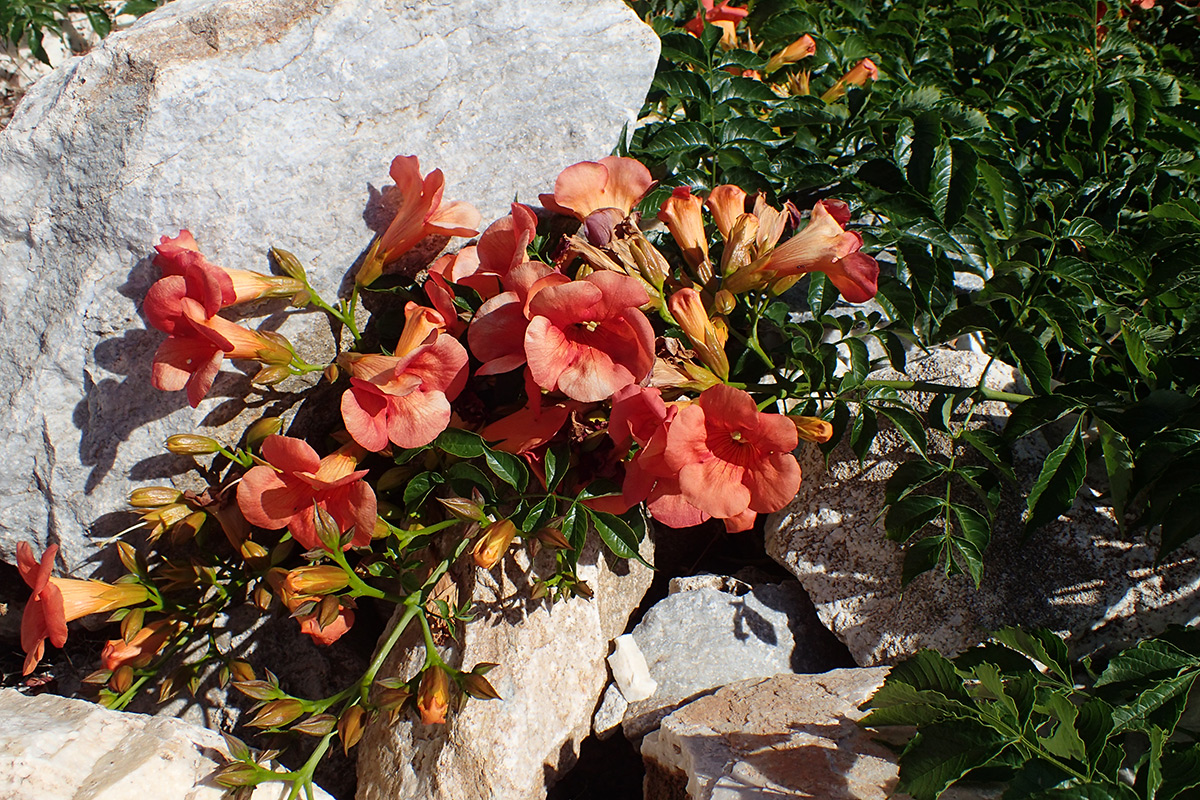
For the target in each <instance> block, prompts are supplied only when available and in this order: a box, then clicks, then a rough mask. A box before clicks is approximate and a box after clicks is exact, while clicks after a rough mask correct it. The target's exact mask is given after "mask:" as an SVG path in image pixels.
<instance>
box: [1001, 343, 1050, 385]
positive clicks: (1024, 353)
mask: <svg viewBox="0 0 1200 800" xmlns="http://www.w3.org/2000/svg"><path fill="white" fill-rule="evenodd" d="M1006 343H1007V344H1008V349H1009V350H1010V351H1011V352H1012V354H1013V356H1014V357H1015V358H1016V359H1017V364H1018V365H1019V366H1020V367H1021V374H1023V375H1024V376H1025V379H1026V380H1027V381H1029V385H1030V386H1031V387H1033V390H1034V391H1035V392H1037V393H1038V394H1049V393H1050V377H1051V375H1052V373H1053V369H1052V368H1051V366H1050V359H1049V358H1048V357H1047V356H1046V348H1045V347H1044V346H1043V345H1042V343H1041V342H1039V341H1038V340H1037V338H1036V337H1034V336H1033V334H1031V333H1028V332H1027V331H1024V330H1020V329H1017V330H1014V331H1012V332H1011V333H1010V334H1009V336H1008V338H1007V340H1006Z"/></svg>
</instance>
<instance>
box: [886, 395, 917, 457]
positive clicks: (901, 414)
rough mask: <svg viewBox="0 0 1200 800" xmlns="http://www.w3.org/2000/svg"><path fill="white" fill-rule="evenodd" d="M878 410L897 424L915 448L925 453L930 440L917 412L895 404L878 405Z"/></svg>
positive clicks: (898, 428) (901, 433)
mask: <svg viewBox="0 0 1200 800" xmlns="http://www.w3.org/2000/svg"><path fill="white" fill-rule="evenodd" d="M876 410H877V411H878V412H879V413H880V414H883V415H884V416H885V417H887V418H888V419H889V420H890V421H891V423H892V424H893V425H895V426H896V430H897V431H899V432H900V435H901V436H903V437H904V438H905V440H907V441H908V443H909V444H910V445H912V447H913V449H915V450H916V451H917V452H918V453H921V454H922V455H924V454H925V452H926V450H927V449H928V446H929V441H928V438H927V437H926V435H925V425H924V424H923V423H922V422H921V420H920V418H918V417H917V415H916V414H913V413H912V412H909V411H905V410H904V409H902V408H895V407H893V406H882V405H881V406H877V407H876Z"/></svg>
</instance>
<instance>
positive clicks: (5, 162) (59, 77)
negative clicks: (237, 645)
mask: <svg viewBox="0 0 1200 800" xmlns="http://www.w3.org/2000/svg"><path fill="white" fill-rule="evenodd" d="M657 53H658V41H657V38H656V37H655V36H654V34H653V32H652V31H651V30H650V29H649V28H648V27H647V26H645V25H644V24H643V23H641V22H640V21H639V20H638V19H637V17H636V15H635V14H634V13H633V12H632V11H631V10H630V9H629V8H628V7H626V5H625V4H624V3H622V2H621V0H538V2H532V3H531V2H520V1H519V0H496V1H495V2H466V1H460V0H453V1H451V0H432V1H431V0H398V2H395V3H389V4H380V3H376V2H372V1H371V0H323V2H319V3H318V2H313V1H312V0H175V2H172V3H170V4H168V5H166V6H164V7H162V8H160V9H159V10H158V11H156V12H154V13H152V14H150V15H148V16H146V17H144V18H143V19H142V20H140V21H139V22H138V23H137V24H135V25H134V26H133V27H131V28H130V29H129V30H126V31H123V32H120V33H116V34H113V35H112V36H110V37H109V38H108V39H106V40H105V41H104V43H103V44H102V45H101V46H100V47H98V48H97V49H96V50H94V51H92V52H91V53H90V54H89V55H87V56H85V57H83V58H79V59H73V60H71V61H69V62H68V63H66V64H64V65H63V66H62V67H61V68H59V69H58V70H56V71H55V72H54V73H52V74H51V75H49V76H47V77H46V78H44V79H43V80H41V81H39V82H38V83H37V84H36V85H35V86H34V87H33V89H32V90H31V91H30V93H29V94H28V95H27V96H26V97H25V99H24V101H23V102H22V104H21V106H20V107H19V108H18V109H17V112H16V115H15V117H14V118H13V120H12V122H11V124H10V125H9V126H8V128H6V129H5V130H4V131H2V132H0V265H2V266H0V319H2V320H3V324H4V332H5V336H4V340H3V342H2V343H0V381H2V382H3V385H4V386H5V390H6V391H5V393H4V397H3V399H0V445H2V446H3V447H4V449H5V452H7V453H8V454H9V456H8V458H6V459H5V460H4V464H3V465H2V466H0V559H4V560H8V561H12V560H13V558H14V555H13V554H14V552H15V546H16V543H17V541H20V540H32V541H33V542H34V543H35V544H36V545H37V547H38V549H39V550H40V549H41V548H43V547H44V546H45V545H46V544H48V543H51V542H57V543H58V544H59V545H60V546H61V548H62V549H61V558H62V566H63V567H64V568H66V569H67V570H76V571H87V569H88V568H87V567H83V568H82V569H81V566H82V565H85V563H86V562H87V560H88V558H89V557H90V556H91V555H92V551H93V548H92V546H91V544H90V542H89V539H88V536H87V533H88V532H89V531H90V532H91V533H92V535H108V534H111V533H114V532H115V531H117V530H120V529H121V528H124V527H126V526H127V525H128V524H129V522H128V520H127V519H126V517H125V515H123V514H121V515H115V518H114V517H108V518H102V517H103V515H110V514H112V513H113V512H116V511H118V510H119V509H120V508H122V506H123V503H124V499H125V497H126V495H127V492H128V490H129V488H131V486H132V485H143V484H147V483H161V482H163V480H164V479H168V478H171V477H173V476H175V475H177V474H179V473H181V472H183V471H185V470H186V468H187V460H186V459H179V458H175V457H171V456H168V455H166V454H165V453H164V452H163V450H162V447H161V443H162V441H163V439H164V438H165V437H166V436H167V435H169V434H171V433H175V432H179V431H191V430H193V429H195V428H196V427H197V426H198V425H201V424H203V425H205V426H219V425H220V424H221V423H224V422H226V421H228V420H229V419H231V418H232V417H234V416H235V415H236V414H237V413H238V412H239V411H240V410H241V409H242V405H241V404H240V401H239V400H238V398H239V397H240V396H241V395H242V393H243V392H244V391H245V390H246V388H247V382H246V378H245V377H244V376H242V375H240V374H239V373H237V372H234V371H231V370H230V368H229V367H228V366H227V367H226V371H225V372H224V373H223V374H222V375H221V376H220V377H219V378H218V380H217V383H216V385H215V386H214V389H213V392H212V393H211V394H210V398H209V399H208V400H206V401H205V402H204V403H202V404H201V406H200V408H199V409H196V410H192V409H190V408H189V407H188V406H187V403H186V400H185V399H184V397H183V393H172V394H164V393H158V392H153V391H149V389H148V387H149V375H150V360H151V356H152V354H153V352H154V350H155V349H156V348H157V346H158V345H159V343H160V342H161V341H162V338H163V337H162V335H161V334H159V333H158V332H156V331H153V330H147V329H146V326H145V325H143V323H142V321H141V320H140V319H139V306H140V302H141V298H142V296H143V295H144V293H145V291H146V289H147V288H148V287H149V286H150V284H151V283H152V281H153V280H154V279H156V278H157V270H156V269H154V268H152V267H151V266H150V263H149V256H151V255H152V254H153V251H152V249H151V248H152V245H153V244H155V243H156V242H157V240H158V237H159V236H161V235H172V236H173V235H175V233H176V232H177V231H178V230H179V229H180V228H183V227H186V228H189V229H190V230H191V231H192V233H193V234H194V235H195V236H196V238H197V240H198V241H199V243H200V245H201V247H202V248H203V250H204V251H205V253H206V255H207V256H208V257H209V258H210V259H211V260H212V261H214V262H215V263H218V264H221V265H224V266H228V267H237V268H242V269H255V270H259V271H263V272H266V271H269V265H268V262H267V260H266V257H265V254H266V250H267V248H268V247H269V246H271V245H279V246H281V247H284V248H286V249H288V250H290V251H292V252H294V253H295V254H296V255H297V256H298V257H299V258H300V259H301V260H302V261H303V262H304V263H305V264H306V265H307V266H308V269H309V274H310V276H311V278H312V280H313V283H314V285H315V286H316V288H317V289H318V291H320V292H321V293H322V294H323V295H324V296H325V297H327V298H330V297H333V296H335V295H336V292H337V290H338V287H339V285H340V282H341V281H342V279H343V276H344V275H345V274H346V273H347V271H348V270H349V269H350V268H351V266H352V265H353V264H354V262H355V260H356V258H357V257H358V256H359V255H360V254H361V252H362V251H363V249H364V248H365V247H366V246H367V245H368V244H369V243H370V240H371V235H372V234H371V230H370V229H369V228H368V227H367V224H366V222H364V217H365V216H366V212H365V211H364V209H367V208H368V207H369V206H370V205H371V203H372V202H374V203H375V204H376V205H377V203H378V190H379V189H380V188H382V187H383V186H384V185H385V184H386V183H387V169H388V165H389V163H390V162H391V160H392V158H393V157H394V156H396V155H401V154H416V155H418V156H419V157H420V158H421V165H422V169H423V171H429V170H432V169H433V168H435V167H437V168H441V169H442V170H443V171H444V172H445V175H446V179H447V186H446V192H445V197H446V198H447V199H448V200H468V201H470V202H472V203H474V204H475V205H476V206H477V207H478V208H479V209H480V211H481V212H482V213H483V215H484V223H485V224H486V223H487V222H488V221H489V220H490V219H492V218H495V217H498V216H500V215H502V214H503V213H505V212H506V210H507V207H508V204H509V202H510V201H511V200H512V199H513V197H514V195H516V196H519V197H520V198H521V199H522V200H525V201H534V202H536V196H537V193H538V192H540V191H548V190H550V188H551V187H552V186H553V181H554V178H555V176H556V175H557V174H558V172H559V171H560V170H562V169H563V168H564V167H566V166H568V165H570V164H572V163H574V162H577V161H580V160H585V159H594V158H598V157H600V156H604V155H606V154H608V153H609V152H610V151H611V150H612V148H613V146H614V145H615V144H616V142H617V139H618V138H619V135H620V131H621V129H622V125H623V124H624V123H625V122H626V121H629V120H632V119H633V118H634V116H635V115H636V113H637V112H638V110H639V109H640V106H641V103H642V100H643V98H644V96H645V92H646V90H647V88H648V87H649V84H650V80H651V78H652V76H653V73H654V68H655V64H656V61H657ZM274 310H276V311H278V310H279V309H277V308H276V309H274ZM268 324H269V326H270V327H272V328H275V327H276V326H281V327H280V329H281V330H282V331H283V332H284V333H285V334H287V335H289V336H291V337H292V338H293V341H295V342H296V343H297V346H298V347H299V348H300V349H301V352H313V351H316V352H320V351H321V350H322V349H323V350H324V352H325V353H326V354H328V353H329V351H330V346H331V344H332V342H331V340H330V337H329V329H328V324H327V323H326V321H325V320H324V319H323V318H321V317H320V316H319V315H316V314H312V315H284V314H277V315H274V316H272V317H270V318H269V319H268ZM290 387H291V384H286V383H285V384H284V385H283V386H282V387H281V388H282V389H283V391H282V392H279V393H274V394H272V395H270V397H269V403H268V404H267V407H266V408H265V409H260V410H259V413H262V412H263V411H271V412H275V413H279V412H280V411H282V410H285V409H286V408H287V407H288V406H289V405H290V404H292V403H294V402H295V401H296V398H295V397H294V396H292V395H290V394H289V392H288V390H289V388H290Z"/></svg>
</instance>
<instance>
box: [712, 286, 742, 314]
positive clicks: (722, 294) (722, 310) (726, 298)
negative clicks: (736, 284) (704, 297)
mask: <svg viewBox="0 0 1200 800" xmlns="http://www.w3.org/2000/svg"><path fill="white" fill-rule="evenodd" d="M736 303H737V301H736V299H735V298H734V296H733V292H730V291H728V290H726V289H722V290H721V291H719V292H717V294H716V296H715V297H714V298H713V311H715V312H717V313H718V314H728V313H730V312H731V311H733V308H734V306H735V305H736Z"/></svg>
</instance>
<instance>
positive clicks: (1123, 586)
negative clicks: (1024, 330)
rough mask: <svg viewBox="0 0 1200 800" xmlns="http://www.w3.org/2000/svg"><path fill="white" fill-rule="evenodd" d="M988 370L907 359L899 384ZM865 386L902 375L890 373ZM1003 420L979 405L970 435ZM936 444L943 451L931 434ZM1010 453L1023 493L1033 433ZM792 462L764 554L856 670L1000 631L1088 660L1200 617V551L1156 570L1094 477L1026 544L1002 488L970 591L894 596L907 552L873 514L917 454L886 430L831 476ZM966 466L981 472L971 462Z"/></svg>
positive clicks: (1000, 378) (846, 455)
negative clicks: (1057, 640) (791, 477)
mask: <svg viewBox="0 0 1200 800" xmlns="http://www.w3.org/2000/svg"><path fill="white" fill-rule="evenodd" d="M987 363H988V357H987V356H986V355H984V354H982V353H975V352H968V351H950V350H938V351H935V352H934V353H933V354H932V356H931V357H929V358H927V359H925V360H922V361H915V362H912V361H910V363H909V375H908V376H907V378H908V379H911V380H918V381H927V382H933V383H942V384H949V385H954V386H974V385H975V384H976V383H977V382H978V381H979V378H980V376H981V375H982V374H983V369H984V366H985V365H986V364H987ZM872 377H875V378H884V379H900V378H904V377H905V376H901V375H898V374H897V373H894V372H891V371H888V370H884V371H881V372H879V373H875V374H874V375H873V376H872ZM1015 380H1016V375H1015V373H1014V371H1013V369H1012V368H1011V367H1009V366H1008V365H1005V364H1003V363H1000V362H993V363H992V364H991V367H990V369H989V371H988V379H987V382H986V384H985V385H987V386H988V387H989V388H992V389H1000V390H1003V389H1006V388H1008V389H1011V388H1012V384H1013V383H1014V382H1015ZM907 394H908V396H909V397H910V399H914V404H915V405H917V406H918V407H920V408H925V407H927V406H928V403H929V401H930V397H931V396H930V395H928V394H917V393H907ZM1008 413H1009V411H1008V408H1007V407H1006V406H1005V405H1004V404H1003V403H998V402H989V403H985V404H983V406H982V407H981V408H980V409H979V410H978V411H977V412H976V413H975V415H974V417H973V420H972V424H973V425H979V426H982V425H987V426H988V427H990V428H992V429H993V430H999V429H1000V428H1001V427H1002V426H1003V424H1004V421H1005V420H1006V419H1007V417H1008ZM1061 435H1062V434H1059V436H1061ZM930 441H931V443H932V444H933V446H934V447H935V448H937V449H938V450H939V452H942V453H943V454H944V453H945V452H946V451H947V448H948V444H947V442H946V440H945V439H944V438H943V437H941V436H940V435H938V434H936V432H933V431H931V432H930ZM1014 451H1015V452H1014V469H1015V471H1016V473H1017V476H1018V477H1019V478H1020V479H1021V480H1022V481H1023V483H1024V490H1025V491H1026V492H1028V490H1029V488H1030V486H1032V484H1033V481H1034V480H1035V479H1036V477H1037V475H1038V472H1039V470H1040V469H1041V466H1042V463H1043V461H1044V459H1045V457H1046V454H1047V453H1048V452H1049V448H1048V447H1047V445H1046V442H1045V440H1044V439H1041V437H1040V434H1035V435H1034V436H1033V437H1030V440H1025V441H1023V442H1021V443H1019V446H1018V447H1016V448H1014ZM799 457H800V461H801V469H802V471H803V472H804V481H803V482H802V483H801V485H800V491H799V493H798V494H797V496H796V499H795V500H794V501H793V502H792V503H791V504H790V505H789V506H788V507H787V508H785V509H783V510H782V511H779V512H777V513H776V514H774V515H772V516H771V517H770V518H769V519H768V520H767V525H766V548H767V552H768V553H769V554H770V555H771V557H772V558H774V559H775V560H776V561H778V562H779V563H780V564H782V565H783V566H784V567H786V568H787V569H789V570H790V571H791V572H792V573H793V574H795V575H796V577H797V578H799V580H800V583H801V584H802V585H803V586H804V589H805V591H806V592H807V593H808V595H809V597H810V598H811V599H812V601H813V603H814V604H815V605H816V607H817V612H818V614H819V615H820V619H821V622H822V623H824V624H825V626H826V627H828V628H829V629H830V630H831V631H833V633H834V634H835V635H837V637H838V638H839V639H841V640H842V641H843V642H844V643H845V644H846V646H847V647H848V648H849V650H850V652H851V654H852V655H853V656H854V659H855V661H856V662H858V663H859V664H861V665H875V664H888V663H895V662H896V661H899V660H901V659H903V658H904V657H905V656H907V655H910V654H912V653H914V652H916V651H917V650H919V649H921V648H925V647H928V648H933V649H935V650H939V651H941V652H942V653H945V654H947V655H953V654H955V653H958V652H961V651H962V650H965V649H967V648H968V647H970V646H972V645H974V644H976V643H978V642H980V641H982V640H983V639H985V638H986V637H987V635H988V633H990V632H992V631H994V630H997V629H999V628H1002V627H1004V626H1006V625H1024V626H1035V627H1047V628H1050V629H1052V630H1056V631H1059V632H1060V633H1064V634H1068V635H1069V636H1070V638H1071V642H1072V650H1073V652H1076V653H1078V654H1080V655H1082V654H1086V653H1091V652H1095V651H1097V650H1098V649H1100V648H1104V647H1108V646H1112V645H1121V644H1125V643H1130V642H1132V641H1134V640H1136V639H1138V638H1140V637H1144V636H1147V635H1150V634H1153V633H1157V632H1159V631H1161V630H1163V628H1165V627H1166V626H1167V625H1168V624H1169V623H1179V624H1195V623H1196V622H1197V620H1198V619H1200V591H1198V589H1200V544H1197V543H1196V542H1195V541H1193V542H1192V543H1191V544H1189V545H1187V546H1185V547H1183V548H1181V549H1180V550H1178V551H1176V552H1175V553H1173V554H1172V555H1171V556H1169V557H1168V558H1167V560H1166V561H1165V563H1163V564H1162V565H1159V566H1157V567H1156V566H1155V564H1154V558H1155V550H1156V543H1154V542H1152V541H1147V540H1146V538H1145V537H1137V538H1134V539H1131V540H1124V539H1123V538H1122V537H1121V535H1120V534H1119V532H1118V529H1117V524H1116V520H1115V518H1114V517H1113V514H1112V509H1111V507H1109V506H1108V505H1107V504H1105V503H1104V502H1103V501H1102V500H1101V499H1099V498H1100V495H1101V494H1102V490H1103V488H1104V487H1103V484H1102V483H1101V482H1098V481H1096V480H1095V479H1094V477H1093V476H1089V477H1088V478H1087V480H1085V483H1084V486H1083V488H1082V490H1081V491H1080V492H1079V495H1078V496H1077V497H1076V500H1075V504H1074V506H1073V507H1072V508H1071V509H1070V511H1069V512H1068V513H1066V514H1064V515H1063V516H1062V517H1060V518H1059V519H1058V520H1057V521H1055V522H1052V523H1050V524H1048V525H1046V526H1045V527H1043V528H1042V529H1040V530H1038V531H1036V532H1035V533H1033V534H1032V535H1031V536H1030V538H1029V539H1028V540H1027V541H1022V521H1021V509H1022V503H1021V500H1020V499H1019V498H1018V497H1017V496H1016V493H1015V492H1013V491H1011V490H1008V491H1006V493H1005V494H1004V495H1003V497H1002V500H1001V503H1000V506H999V511H998V514H997V523H998V524H997V527H996V531H995V533H994V535H993V538H992V543H991V545H990V547H989V548H988V550H987V552H986V553H985V555H984V574H983V583H982V586H981V587H980V588H979V589H978V590H977V589H976V588H975V586H974V583H973V582H972V580H971V579H970V577H969V576H967V575H956V576H951V577H946V576H945V575H944V574H942V573H941V572H940V571H938V570H934V571H931V572H927V573H925V574H923V575H921V576H919V577H917V578H916V579H915V580H914V581H913V582H912V583H911V584H910V585H909V586H908V587H907V588H906V589H905V590H904V591H903V592H901V590H900V575H901V568H902V565H903V558H904V551H903V549H902V548H901V547H899V546H898V545H897V544H896V543H894V542H890V541H887V540H885V539H884V525H883V520H882V519H877V516H878V514H879V511H880V509H881V508H882V507H883V502H884V487H885V484H886V483H887V480H888V478H890V477H891V475H892V473H894V472H895V470H896V468H897V467H898V466H899V465H900V464H901V463H903V462H904V461H906V460H907V459H908V458H910V457H912V454H911V448H909V447H908V445H907V444H905V442H904V440H903V439H902V437H901V436H900V434H899V433H898V432H897V431H896V430H895V429H893V428H891V427H890V426H887V425H884V424H883V423H881V425H880V434H879V436H878V438H877V439H876V440H875V444H874V445H873V446H872V447H871V449H870V452H869V453H867V455H866V457H865V458H864V459H863V461H862V462H861V463H860V462H859V460H858V459H857V458H856V457H855V456H854V455H853V454H852V453H851V451H850V449H849V447H848V446H847V445H846V444H842V445H839V446H838V447H837V448H836V449H835V450H834V451H833V453H832V455H831V457H830V459H829V467H828V470H826V468H825V465H824V462H823V459H822V457H821V455H820V453H819V452H817V450H816V448H811V447H809V448H802V449H801V451H800V452H799ZM961 457H965V458H967V459H968V462H966V463H973V464H982V463H984V462H983V461H982V459H980V458H978V457H977V456H975V455H974V454H973V453H970V452H967V453H966V455H965V456H961ZM960 463H961V462H960ZM963 499H965V500H967V501H968V502H970V501H971V500H972V496H964V498H963Z"/></svg>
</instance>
